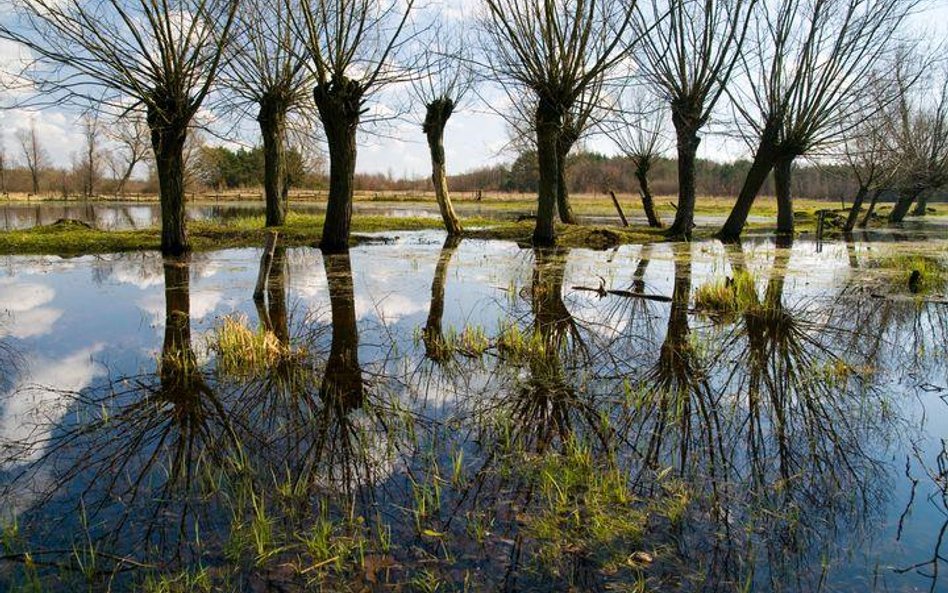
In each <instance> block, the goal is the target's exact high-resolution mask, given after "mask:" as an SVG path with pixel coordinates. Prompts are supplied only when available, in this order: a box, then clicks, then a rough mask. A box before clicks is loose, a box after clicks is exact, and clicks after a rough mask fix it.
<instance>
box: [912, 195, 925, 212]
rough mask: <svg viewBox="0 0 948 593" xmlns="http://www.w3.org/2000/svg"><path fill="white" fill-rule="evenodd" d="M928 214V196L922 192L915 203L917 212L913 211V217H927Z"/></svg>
mask: <svg viewBox="0 0 948 593" xmlns="http://www.w3.org/2000/svg"><path fill="white" fill-rule="evenodd" d="M926 214H928V194H927V193H926V192H922V193H920V194H918V199H917V201H916V202H915V210H912V216H925V215H926Z"/></svg>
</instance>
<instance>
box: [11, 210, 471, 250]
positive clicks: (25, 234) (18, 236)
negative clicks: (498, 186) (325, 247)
mask: <svg viewBox="0 0 948 593" xmlns="http://www.w3.org/2000/svg"><path fill="white" fill-rule="evenodd" d="M468 224H487V221H485V220H480V219H471V220H469V221H468ZM441 225H442V223H441V221H440V220H438V219H435V218H390V217H383V216H355V217H353V220H352V232H354V233H369V232H378V231H409V230H424V229H438V228H441ZM322 226H323V216H321V215H310V214H291V215H290V216H289V217H288V218H287V223H286V224H285V225H284V226H282V227H279V228H278V229H276V230H279V231H280V237H281V241H283V244H285V245H287V246H303V245H315V244H316V243H318V242H319V239H320V235H321V231H322ZM268 230H273V229H267V228H265V227H264V218H263V216H247V217H243V218H237V219H234V220H231V221H227V222H224V223H220V222H203V221H202V222H190V223H189V224H188V236H189V238H190V241H191V247H192V249H194V250H195V251H211V250H216V249H227V248H233V247H259V246H262V245H263V244H264V241H265V238H266V233H267V231H268ZM357 241H358V239H357V238H355V237H354V238H353V242H357ZM160 247H161V231H160V229H158V228H151V229H143V230H123V231H103V230H96V229H90V228H88V227H86V226H84V225H80V224H54V225H49V226H44V227H36V228H32V229H26V230H16V231H5V232H0V254H2V255H15V254H56V255H66V256H73V255H84V254H91V253H115V252H121V251H140V250H157V249H159V248H160Z"/></svg>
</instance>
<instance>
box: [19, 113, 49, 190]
mask: <svg viewBox="0 0 948 593" xmlns="http://www.w3.org/2000/svg"><path fill="white" fill-rule="evenodd" d="M16 138H17V141H18V142H19V143H20V153H21V154H22V155H23V162H24V163H25V164H26V168H27V169H28V170H29V172H30V183H31V186H30V187H32V191H33V194H34V195H35V194H38V193H39V176H40V172H41V171H42V170H43V169H45V168H46V167H48V166H49V155H48V154H47V153H46V150H45V149H44V148H43V147H42V146H41V145H40V141H39V138H38V137H37V136H36V121H35V120H32V119H31V120H30V127H29V129H23V128H20V129H19V130H17V132H16Z"/></svg>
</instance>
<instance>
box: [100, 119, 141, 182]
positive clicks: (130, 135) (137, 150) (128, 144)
mask: <svg viewBox="0 0 948 593" xmlns="http://www.w3.org/2000/svg"><path fill="white" fill-rule="evenodd" d="M107 129H108V135H109V137H110V138H111V140H112V141H113V142H115V143H116V144H117V145H118V150H117V151H113V159H112V160H113V163H114V165H115V166H114V168H113V171H112V174H113V176H114V177H115V179H116V180H117V183H116V185H115V195H117V196H123V195H125V187H126V186H127V185H128V181H129V179H131V178H132V174H134V172H135V167H137V166H138V164H139V163H141V162H143V161H144V160H145V159H146V158H147V157H148V152H149V151H150V150H151V147H150V146H149V136H150V135H151V132H150V131H149V129H148V123H147V122H146V121H145V117H144V116H143V114H141V113H138V112H135V111H129V112H127V113H125V114H123V115H122V116H121V117H118V118H116V119H115V120H113V121H112V122H111V123H110V124H109V126H108V128H107Z"/></svg>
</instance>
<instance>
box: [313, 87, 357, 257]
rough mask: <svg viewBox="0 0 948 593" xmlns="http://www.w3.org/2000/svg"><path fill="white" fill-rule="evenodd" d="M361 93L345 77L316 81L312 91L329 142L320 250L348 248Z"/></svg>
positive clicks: (325, 251) (343, 249) (341, 250)
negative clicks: (326, 188)
mask: <svg viewBox="0 0 948 593" xmlns="http://www.w3.org/2000/svg"><path fill="white" fill-rule="evenodd" d="M363 93H364V89H363V88H362V87H361V85H360V84H359V83H358V82H357V81H354V80H349V79H347V78H343V79H339V80H332V81H330V82H327V83H323V84H319V85H317V86H316V88H315V89H314V91H313V98H314V99H315V102H316V108H317V109H318V110H319V119H320V120H321V121H322V122H323V128H324V130H325V132H326V140H327V142H328V144H329V199H328V201H327V204H326V220H325V222H324V223H323V236H322V239H321V240H320V242H319V248H320V249H321V250H322V251H323V253H342V252H344V251H346V250H348V249H349V227H350V225H351V223H352V192H353V188H354V178H355V165H356V131H357V130H358V127H359V118H360V117H361V116H362V95H363Z"/></svg>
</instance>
